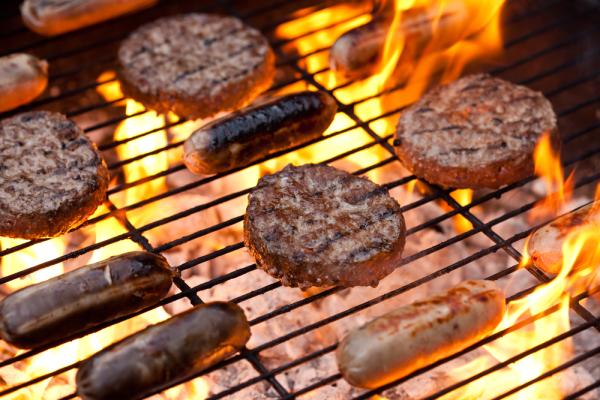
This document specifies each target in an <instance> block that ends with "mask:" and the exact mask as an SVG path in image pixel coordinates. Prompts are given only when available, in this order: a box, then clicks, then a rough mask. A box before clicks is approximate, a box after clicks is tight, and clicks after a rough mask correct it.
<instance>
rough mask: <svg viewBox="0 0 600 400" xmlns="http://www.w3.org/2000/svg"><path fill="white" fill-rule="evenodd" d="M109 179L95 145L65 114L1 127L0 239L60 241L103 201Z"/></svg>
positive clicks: (35, 114)
mask: <svg viewBox="0 0 600 400" xmlns="http://www.w3.org/2000/svg"><path fill="white" fill-rule="evenodd" d="M108 180H109V173H108V169H107V168H106V165H105V163H104V161H103V160H102V158H101V157H100V155H99V154H98V152H97V150H96V147H95V145H94V144H93V143H92V142H91V141H90V140H89V139H88V138H87V137H86V136H85V135H84V133H83V131H82V130H81V129H80V128H79V127H77V125H75V123H74V122H73V121H71V120H69V119H67V118H66V117H64V116H63V115H62V114H58V113H52V112H46V111H32V112H26V113H22V114H19V115H16V116H14V117H12V118H8V119H5V120H3V121H1V122H0V236H9V237H21V238H27V239H32V238H40V237H52V236H58V235H60V234H62V233H65V232H67V231H68V230H69V229H70V228H73V227H75V226H77V225H79V224H81V223H82V222H83V221H85V220H86V219H87V217H89V216H90V215H91V214H92V213H93V212H94V210H95V209H96V208H97V207H98V205H99V204H100V203H102V201H103V200H104V197H105V194H106V188H107V186H108Z"/></svg>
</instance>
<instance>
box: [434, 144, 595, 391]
mask: <svg viewBox="0 0 600 400" xmlns="http://www.w3.org/2000/svg"><path fill="white" fill-rule="evenodd" d="M535 161H536V164H535V165H536V172H537V173H538V174H540V175H541V178H542V181H543V182H544V183H545V185H546V186H547V193H548V197H547V198H545V199H544V200H543V201H542V202H540V203H539V205H538V207H536V208H535V209H534V210H533V211H532V213H535V215H536V216H539V215H544V216H548V215H553V216H556V215H557V213H559V212H560V211H561V210H562V209H563V208H564V206H565V205H566V204H567V203H568V201H569V200H570V198H571V194H572V187H573V184H572V177H569V178H568V179H567V180H566V181H565V180H563V177H564V173H563V170H562V167H561V162H560V157H559V156H558V155H557V154H555V153H554V152H553V150H552V146H551V144H550V137H549V135H545V136H544V137H543V138H542V139H541V140H540V142H539V144H538V145H537V147H536V150H535ZM595 199H596V201H598V200H600V185H599V186H598V187H597V188H596V198H595ZM597 212H598V210H597V206H594V207H592V208H591V209H590V211H589V213H597ZM586 220H587V221H590V223H586V224H583V225H579V226H577V227H574V228H572V229H571V230H570V231H569V232H567V234H566V237H565V240H564V242H563V245H562V249H561V252H562V265H561V268H560V272H559V273H558V275H556V276H555V277H554V278H553V279H552V280H551V281H549V282H548V283H546V284H543V285H541V286H539V287H537V288H536V289H535V290H534V291H533V292H532V293H531V294H529V295H526V296H524V297H522V298H520V299H518V300H515V301H512V302H511V303H509V304H508V307H507V312H506V314H505V316H504V319H503V321H502V322H501V324H500V325H499V326H498V328H497V330H503V329H506V328H508V327H510V326H513V325H514V324H515V323H517V322H518V321H520V320H522V319H524V318H527V317H530V316H532V315H535V314H538V313H541V312H544V311H546V310H548V309H549V308H551V307H553V306H558V310H557V311H555V312H553V313H551V314H549V315H547V316H545V317H543V318H540V319H538V320H536V321H535V322H533V323H532V324H531V325H529V326H527V327H525V328H522V329H519V330H516V331H514V332H511V333H509V334H507V335H505V336H502V337H501V338H500V339H498V340H496V341H494V342H492V343H491V344H489V345H487V346H485V350H487V353H488V355H486V356H482V357H479V358H476V359H475V360H473V361H472V362H470V363H468V364H467V365H465V366H463V367H462V368H459V369H456V370H454V371H453V373H452V375H453V377H454V378H455V379H456V380H462V379H466V378H467V377H469V376H472V375H474V374H476V373H478V372H480V371H483V370H485V369H487V368H489V367H491V366H493V365H494V364H495V361H497V362H504V361H506V360H507V359H509V358H512V357H514V356H517V355H519V354H520V353H522V352H523V351H525V350H526V349H530V348H532V347H534V346H537V345H539V344H541V343H543V342H546V341H548V340H550V339H552V338H555V337H556V336H558V335H560V334H562V333H564V332H566V331H567V330H569V329H570V322H569V300H570V296H575V295H577V294H579V293H582V292H584V291H586V290H588V289H589V288H591V287H592V286H593V285H597V283H598V277H599V275H600V229H599V226H598V221H597V217H595V214H590V215H588V218H586ZM528 243H529V240H527V241H526V244H525V251H524V253H525V254H524V257H523V260H522V261H521V263H520V266H521V267H523V266H526V265H528V264H529V262H530V260H531V257H530V256H529V254H528V251H527V249H528ZM571 354H572V343H571V339H570V338H567V339H565V340H562V341H560V342H558V343H556V344H554V345H552V346H548V347H545V348H543V349H542V350H539V351H537V352H535V353H533V354H531V355H529V356H527V357H524V358H522V359H520V360H519V361H517V362H515V363H513V364H510V366H509V367H507V368H504V369H501V370H499V371H497V372H494V373H492V374H489V375H487V376H485V377H484V378H483V379H479V380H477V381H475V382H472V383H470V384H469V385H467V386H466V387H464V388H462V389H459V390H457V391H454V392H452V393H450V394H449V395H447V396H446V397H445V399H464V398H492V397H495V396H499V395H500V394H502V392H504V391H506V390H509V389H510V388H514V387H516V386H519V385H521V384H525V383H527V382H529V381H531V380H533V379H535V378H536V377H538V376H540V375H541V374H543V373H545V372H546V371H548V370H550V369H552V368H555V367H557V366H559V365H561V364H563V363H565V362H567V361H568V360H569V359H570V358H571V357H570V356H571ZM567 380H568V379H567ZM565 391H566V388H565V387H563V386H561V377H560V375H554V376H552V377H550V378H547V379H545V380H543V381H540V382H538V383H536V384H532V385H530V386H528V387H526V388H525V389H523V390H521V391H519V392H517V393H515V394H514V395H513V396H511V397H510V398H511V399H523V400H525V399H527V400H529V399H544V400H546V399H549V400H552V399H561V398H563V397H564V396H565V395H566V394H567V393H565Z"/></svg>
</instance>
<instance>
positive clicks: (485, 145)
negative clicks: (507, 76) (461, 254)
mask: <svg viewBox="0 0 600 400" xmlns="http://www.w3.org/2000/svg"><path fill="white" fill-rule="evenodd" d="M546 132H550V133H552V134H555V133H556V115H555V114H554V111H553V110H552V105H551V104H550V102H549V101H548V100H547V99H546V98H545V97H544V96H543V95H542V94H541V93H539V92H536V91H533V90H531V89H529V88H527V87H525V86H520V85H516V84H513V83H510V82H507V81H504V80H502V79H498V78H494V77H492V76H490V75H488V74H475V75H469V76H466V77H463V78H461V79H459V80H457V81H455V82H453V83H451V84H449V85H446V86H439V87H437V88H435V89H433V90H431V91H430V92H428V93H427V94H426V95H424V96H423V97H422V98H421V99H420V100H419V101H417V102H416V103H415V104H413V105H412V106H411V107H409V108H408V109H407V110H406V111H405V112H404V113H403V114H402V115H401V116H400V120H399V122H398V127H397V132H396V141H395V146H396V152H397V154H398V156H399V157H400V159H401V160H402V162H403V163H404V164H405V165H406V167H407V168H408V169H410V170H411V171H412V172H413V173H414V174H415V175H417V176H419V177H421V178H424V179H425V180H427V181H429V182H431V183H435V184H439V185H442V186H446V187H470V188H484V187H485V188H497V187H499V186H502V185H504V184H508V183H512V182H514V181H517V180H519V179H523V178H525V177H527V176H529V175H530V174H532V173H533V150H534V148H535V144H536V142H537V141H538V139H539V138H540V137H541V136H542V135H543V134H544V133H546Z"/></svg>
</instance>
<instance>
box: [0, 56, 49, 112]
mask: <svg viewBox="0 0 600 400" xmlns="http://www.w3.org/2000/svg"><path fill="white" fill-rule="evenodd" d="M47 84H48V63H47V62H46V61H44V60H40V59H38V58H37V57H34V56H32V55H31V54H25V53H15V54H10V55H8V56H4V57H0V112H4V111H8V110H12V109H13V108H17V107H19V106H22V105H23V104H27V103H29V102H31V101H32V100H33V99H35V98H36V97H38V96H39V95H40V94H42V92H43V91H44V90H45V89H46V85H47Z"/></svg>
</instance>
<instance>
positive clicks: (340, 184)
mask: <svg viewBox="0 0 600 400" xmlns="http://www.w3.org/2000/svg"><path fill="white" fill-rule="evenodd" d="M404 237H405V225H404V218H403V216H402V213H401V211H400V205H399V204H398V203H397V202H396V201H395V200H394V199H393V198H392V197H390V195H389V194H388V191H387V190H386V189H385V188H384V187H381V186H379V185H376V184H375V183H373V182H371V181H369V180H368V179H366V178H362V177H357V176H354V175H352V174H349V173H347V172H344V171H340V170H337V169H335V168H333V167H329V166H324V165H315V164H307V165H302V166H299V167H294V166H291V165H288V166H287V167H285V168H284V169H283V170H282V171H280V172H278V173H276V174H273V175H267V176H265V177H263V178H262V179H260V181H259V182H258V185H257V187H256V188H255V190H254V191H253V192H252V193H251V194H250V196H249V202H248V209H247V210H246V216H245V219H244V242H245V244H246V246H247V247H248V249H249V250H250V252H251V253H252V254H253V255H254V257H255V258H256V263H257V265H258V266H259V267H260V268H262V269H264V270H265V271H266V272H267V273H269V274H270V275H272V276H274V277H276V278H279V279H281V282H282V283H283V284H284V285H286V286H299V287H300V288H307V287H310V286H331V285H341V286H367V285H370V286H376V285H377V284H378V282H379V280H381V279H382V278H383V277H385V276H386V275H388V274H389V273H391V272H392V271H393V270H394V268H395V267H396V266H397V264H398V262H399V261H400V258H401V254H402V250H403V248H404Z"/></svg>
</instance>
